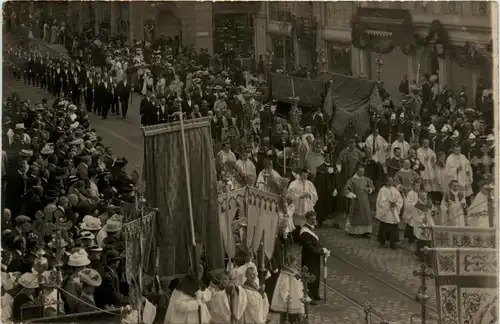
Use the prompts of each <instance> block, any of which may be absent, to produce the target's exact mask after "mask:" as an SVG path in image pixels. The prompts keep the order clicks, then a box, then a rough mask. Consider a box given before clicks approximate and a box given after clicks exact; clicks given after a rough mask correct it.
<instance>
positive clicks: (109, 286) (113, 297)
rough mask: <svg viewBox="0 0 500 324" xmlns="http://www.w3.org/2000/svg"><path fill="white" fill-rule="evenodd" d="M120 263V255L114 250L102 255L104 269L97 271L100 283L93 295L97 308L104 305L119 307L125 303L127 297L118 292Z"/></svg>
mask: <svg viewBox="0 0 500 324" xmlns="http://www.w3.org/2000/svg"><path fill="white" fill-rule="evenodd" d="M120 262H122V259H121V258H120V254H119V253H118V252H117V251H115V250H108V251H107V252H106V254H105V255H104V267H102V268H101V269H100V271H99V272H100V275H101V277H102V283H101V285H100V286H99V287H97V288H96V290H95V293H94V297H95V303H96V305H97V307H99V308H104V307H105V306H106V305H110V306H117V307H120V306H123V305H125V304H126V303H127V297H126V296H124V295H123V294H122V293H121V291H120V277H119V274H118V270H119V267H120Z"/></svg>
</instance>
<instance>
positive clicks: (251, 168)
mask: <svg viewBox="0 0 500 324" xmlns="http://www.w3.org/2000/svg"><path fill="white" fill-rule="evenodd" d="M251 153H252V148H251V147H250V146H247V147H245V149H244V151H243V152H242V153H241V159H239V160H238V161H236V168H235V171H236V172H235V180H236V183H235V189H240V188H243V187H245V186H253V185H254V184H255V180H256V178H257V174H256V171H255V165H254V164H253V162H252V160H250V159H249V157H250V154H251Z"/></svg>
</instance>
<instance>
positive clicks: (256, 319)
mask: <svg viewBox="0 0 500 324" xmlns="http://www.w3.org/2000/svg"><path fill="white" fill-rule="evenodd" d="M245 276H246V281H245V283H244V284H243V289H244V290H245V292H246V294H247V307H246V309H245V312H244V314H243V319H242V321H243V323H244V324H250V323H252V324H265V323H266V320H267V314H268V313H269V301H268V299H267V295H266V293H265V289H264V287H263V286H260V287H259V285H258V284H256V283H255V279H256V278H257V270H256V269H255V268H248V269H247V271H246V273H245Z"/></svg>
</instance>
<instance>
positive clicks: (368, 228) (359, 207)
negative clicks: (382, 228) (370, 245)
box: [343, 163, 375, 238]
mask: <svg viewBox="0 0 500 324" xmlns="http://www.w3.org/2000/svg"><path fill="white" fill-rule="evenodd" d="M374 191H375V187H374V186H373V182H372V181H371V180H370V179H369V178H367V177H365V168H364V166H363V165H362V164H360V163H358V164H357V169H356V173H355V174H354V175H353V176H352V177H351V178H350V179H349V180H348V181H347V184H346V185H345V188H344V190H343V193H344V196H345V197H346V198H348V199H349V200H350V207H349V213H348V215H347V221H346V224H345V230H346V232H347V233H348V234H350V235H357V236H363V237H365V238H370V234H371V232H372V210H371V208H370V197H369V195H371V194H372V193H373V192H374Z"/></svg>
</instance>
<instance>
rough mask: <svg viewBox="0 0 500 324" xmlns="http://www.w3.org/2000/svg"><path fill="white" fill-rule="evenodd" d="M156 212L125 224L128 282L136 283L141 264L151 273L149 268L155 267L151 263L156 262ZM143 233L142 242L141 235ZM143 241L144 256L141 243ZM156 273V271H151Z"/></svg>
mask: <svg viewBox="0 0 500 324" xmlns="http://www.w3.org/2000/svg"><path fill="white" fill-rule="evenodd" d="M155 222H156V213H155V212H150V213H149V214H147V215H145V216H143V217H142V218H139V219H136V220H133V221H131V222H128V223H125V224H124V225H123V228H124V235H125V247H126V249H125V256H126V258H125V268H126V276H127V282H129V283H130V284H132V285H134V283H136V280H137V278H138V275H139V271H140V266H141V264H142V265H143V267H144V271H145V272H148V273H149V271H148V270H149V269H154V267H151V266H150V264H151V263H154V260H152V259H151V256H152V255H154V253H152V248H153V242H154V237H155V228H156V223H155ZM141 235H142V242H141V241H140V237H141ZM141 243H142V256H141V250H140V245H139V244H141ZM149 274H150V275H154V273H149Z"/></svg>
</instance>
